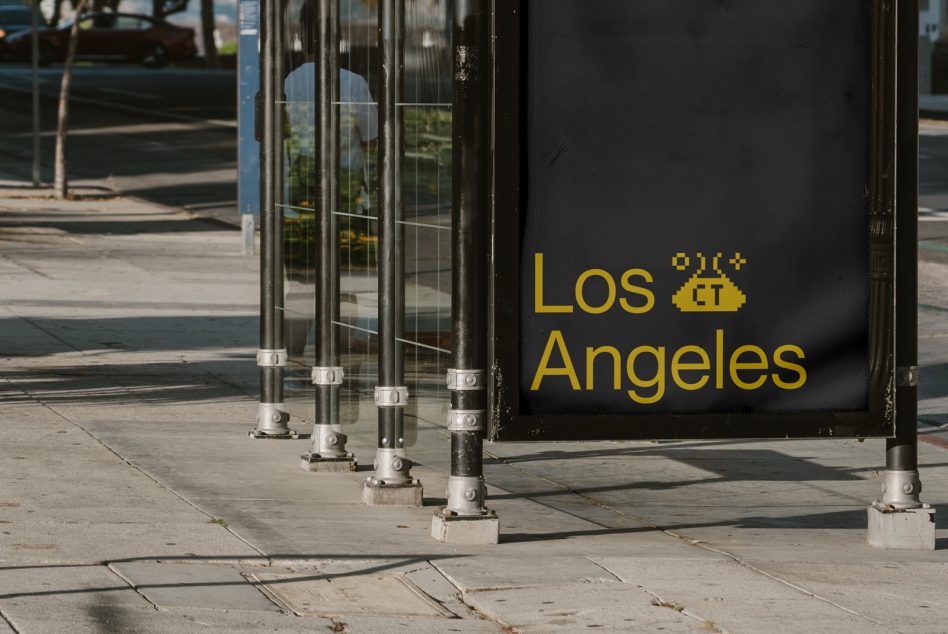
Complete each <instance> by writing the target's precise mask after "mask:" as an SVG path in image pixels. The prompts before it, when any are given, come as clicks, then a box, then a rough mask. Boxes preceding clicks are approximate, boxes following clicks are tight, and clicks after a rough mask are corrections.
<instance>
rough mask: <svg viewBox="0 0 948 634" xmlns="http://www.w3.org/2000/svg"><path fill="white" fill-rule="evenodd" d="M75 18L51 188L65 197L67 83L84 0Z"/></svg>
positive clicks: (63, 88)
mask: <svg viewBox="0 0 948 634" xmlns="http://www.w3.org/2000/svg"><path fill="white" fill-rule="evenodd" d="M74 6H75V8H76V19H75V20H73V22H72V28H70V29H69V46H68V48H67V49H66V61H65V63H64V64H63V80H62V84H61V85H60V87H59V116H58V123H57V126H56V168H55V175H54V178H53V189H54V190H55V194H56V197H57V198H59V199H63V198H66V197H67V196H68V195H69V183H68V179H67V177H66V130H67V127H68V126H67V122H68V119H69V84H70V83H71V82H72V67H73V66H75V64H76V44H77V43H78V41H79V16H80V15H82V11H83V9H85V7H86V0H79V1H78V3H77V4H76V5H74Z"/></svg>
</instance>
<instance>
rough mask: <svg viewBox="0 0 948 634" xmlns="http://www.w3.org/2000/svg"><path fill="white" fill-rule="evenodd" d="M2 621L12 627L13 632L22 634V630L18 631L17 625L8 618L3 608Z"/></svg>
mask: <svg viewBox="0 0 948 634" xmlns="http://www.w3.org/2000/svg"><path fill="white" fill-rule="evenodd" d="M0 619H3V621H4V622H5V623H6V624H7V625H8V626H9V627H10V629H11V630H13V631H14V632H16V634H20V630H19V629H17V627H16V625H14V624H13V621H11V620H10V617H8V616H7V615H6V614H5V613H4V612H3V608H0Z"/></svg>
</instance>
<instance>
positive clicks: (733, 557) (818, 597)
mask: <svg viewBox="0 0 948 634" xmlns="http://www.w3.org/2000/svg"><path fill="white" fill-rule="evenodd" d="M665 532H667V533H669V534H672V535H674V533H672V532H670V531H665ZM695 545H696V546H698V547H699V548H703V549H705V550H707V551H710V552H713V553H717V554H719V555H722V556H724V557H727V558H729V559H731V560H732V561H733V562H734V563H736V564H738V565H739V566H742V567H744V568H747V569H748V570H751V571H753V572H756V573H757V574H759V575H763V576H765V577H767V578H768V579H772V580H773V581H776V582H777V583H780V584H783V585H785V586H787V587H788V588H791V589H793V590H796V591H797V592H800V593H801V594H804V595H806V596H808V597H810V598H813V599H816V600H817V601H822V602H823V603H826V604H828V605H831V606H833V607H835V608H837V609H839V610H842V611H843V612H848V613H849V614H852V615H853V616H856V617H859V618H861V619H865V620H866V621H869V622H870V623H875V624H876V625H878V626H880V627H883V628H885V629H887V630H889V631H892V632H898V630H896V629H894V628H891V627H889V626H888V625H886V624H885V623H883V622H881V621H877V620H876V619H874V618H872V617H869V616H866V615H865V614H862V613H860V612H856V611H855V610H853V609H851V608H847V607H846V606H845V605H842V604H840V603H836V602H835V601H833V600H831V599H828V598H827V597H824V596H821V595H819V594H816V593H815V592H811V591H810V590H807V589H806V588H803V587H802V586H799V585H797V584H795V583H792V582H790V581H787V580H786V579H781V578H780V577H778V576H776V575H774V574H771V573H769V572H767V571H766V570H762V569H761V568H758V567H757V566H754V565H753V564H750V563H748V562H746V561H744V560H743V559H741V558H740V557H738V556H737V555H734V554H732V553H729V552H727V551H726V550H721V549H720V548H715V547H713V546H710V545H709V544H707V543H704V542H701V543H695Z"/></svg>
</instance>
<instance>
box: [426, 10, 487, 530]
mask: <svg viewBox="0 0 948 634" xmlns="http://www.w3.org/2000/svg"><path fill="white" fill-rule="evenodd" d="M452 8H453V14H454V91H453V92H454V96H453V104H452V110H453V134H452V136H453V144H454V145H453V148H454V161H453V170H454V172H453V197H454V200H453V204H452V214H453V216H452V247H453V253H454V257H455V260H454V265H453V267H452V271H453V295H452V302H451V306H452V308H451V312H452V316H451V317H452V328H453V332H454V337H453V350H452V352H453V356H454V364H453V365H454V367H453V368H452V369H450V370H448V377H447V383H448V389H449V390H450V391H451V409H450V411H449V414H448V430H449V431H450V432H451V475H450V477H449V479H448V495H447V504H446V505H445V506H444V507H442V508H440V509H438V510H437V511H436V512H435V514H434V517H433V518H432V523H431V534H432V537H434V538H435V539H436V540H438V541H442V542H448V543H475V544H496V543H497V541H498V538H499V521H498V519H497V515H496V513H494V512H493V511H492V510H490V509H488V508H487V506H486V495H487V487H486V485H485V483H484V459H483V443H484V437H485V435H486V431H487V381H488V376H487V367H488V287H487V285H488V271H489V244H490V241H489V227H490V222H489V220H490V213H489V202H490V195H489V189H490V177H489V174H490V161H489V151H490V144H489V140H490V124H491V119H490V108H489V107H488V105H489V103H490V99H489V92H488V89H489V86H488V81H487V79H488V76H489V74H488V72H487V69H488V64H489V60H490V57H489V53H488V47H487V41H488V34H489V26H490V3H489V2H487V1H486V0H454V1H453V7H452Z"/></svg>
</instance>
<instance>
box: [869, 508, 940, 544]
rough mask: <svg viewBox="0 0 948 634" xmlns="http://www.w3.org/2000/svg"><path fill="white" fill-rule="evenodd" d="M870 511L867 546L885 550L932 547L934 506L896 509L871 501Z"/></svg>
mask: <svg viewBox="0 0 948 634" xmlns="http://www.w3.org/2000/svg"><path fill="white" fill-rule="evenodd" d="M867 512H868V514H869V545H870V546H874V547H876V548H883V549H886V550H935V509H933V508H931V506H929V505H928V504H925V505H923V506H922V507H921V508H914V509H898V508H895V507H893V506H891V505H889V504H883V503H882V502H879V501H876V502H873V503H872V505H871V506H869V508H868V509H867Z"/></svg>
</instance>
